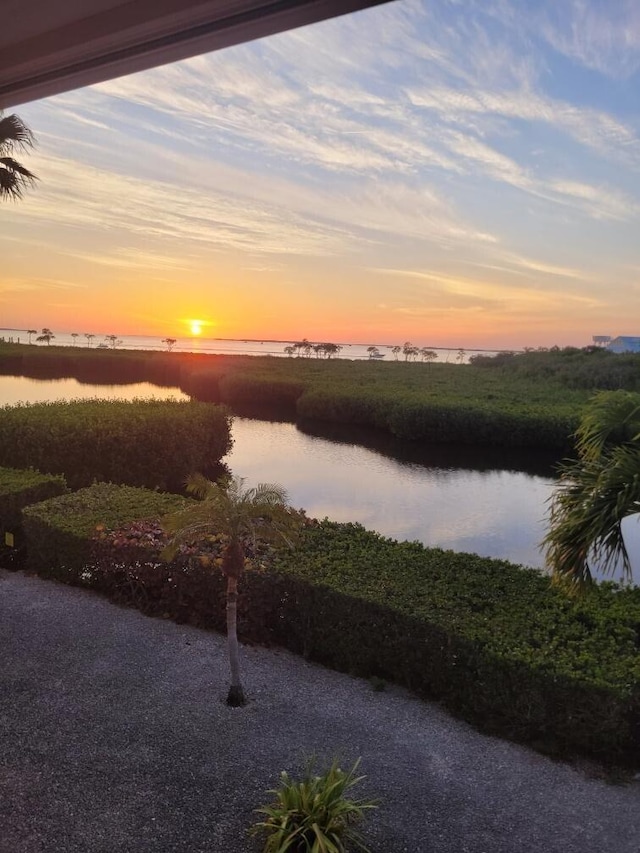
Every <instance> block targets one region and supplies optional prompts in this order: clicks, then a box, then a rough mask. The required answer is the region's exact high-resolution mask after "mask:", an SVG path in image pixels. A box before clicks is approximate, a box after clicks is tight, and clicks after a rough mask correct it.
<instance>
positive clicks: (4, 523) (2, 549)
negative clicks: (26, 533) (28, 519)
mask: <svg viewBox="0 0 640 853" xmlns="http://www.w3.org/2000/svg"><path fill="white" fill-rule="evenodd" d="M66 491H67V484H66V482H65V479H64V477H61V476H59V475H56V474H41V473H40V472H39V471H34V470H26V471H25V470H20V469H16V468H0V562H1V563H2V564H3V565H8V566H11V567H14V566H15V565H16V564H17V563H16V555H20V554H21V551H22V545H23V535H22V513H21V511H22V509H23V507H25V506H29V504H34V503H38V501H44V500H46V499H47V498H52V497H54V496H56V495H62V494H64V493H65V492H66ZM7 533H9V534H11V535H12V536H13V545H11V546H8V545H5V534H7Z"/></svg>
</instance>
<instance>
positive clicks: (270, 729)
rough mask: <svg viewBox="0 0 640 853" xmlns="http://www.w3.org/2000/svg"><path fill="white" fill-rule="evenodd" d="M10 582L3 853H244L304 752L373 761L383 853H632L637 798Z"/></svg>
mask: <svg viewBox="0 0 640 853" xmlns="http://www.w3.org/2000/svg"><path fill="white" fill-rule="evenodd" d="M243 661H244V671H245V680H246V684H247V687H248V690H249V693H250V695H251V699H252V701H251V703H250V705H249V706H247V707H246V708H243V709H235V710H232V709H229V708H227V707H226V706H225V705H224V703H223V701H222V699H223V697H224V694H225V692H226V685H227V663H226V655H225V648H224V641H223V639H222V638H221V637H220V636H218V635H215V634H207V633H205V632H203V631H199V630H197V629H193V628H186V627H184V626H180V625H175V624H173V623H171V622H165V621H162V620H157V619H148V618H146V617H144V616H142V615H140V614H139V613H137V612H136V611H133V610H125V609H121V608H118V607H115V606H113V605H111V604H109V603H108V602H106V601H104V600H103V599H100V598H98V597H97V596H94V595H92V594H89V593H86V592H84V591H82V590H77V589H71V588H67V587H64V586H62V585H58V584H55V583H53V582H46V581H42V580H40V579H37V578H32V577H26V576H24V575H22V574H10V573H7V572H0V851H1V853H125V851H126V853H129V851H130V852H131V853H205V851H206V853H218V851H219V853H249V851H253V852H254V853H255V851H259V850H260V849H261V848H260V845H259V844H258V842H257V841H256V840H255V839H250V838H249V837H248V836H247V827H248V826H249V825H250V824H251V822H252V821H253V819H254V816H253V814H252V810H253V809H254V808H256V807H257V806H258V805H259V804H261V803H262V802H265V800H266V799H267V798H266V797H265V790H266V789H268V788H270V787H272V786H273V785H275V784H276V783H277V777H278V774H279V772H280V771H281V770H283V769H287V770H289V771H293V772H294V773H298V772H299V771H300V769H301V768H303V767H304V765H305V762H306V760H307V758H308V757H309V756H310V755H313V754H315V755H317V756H318V757H319V758H320V759H330V758H331V757H332V756H333V755H334V754H339V755H341V756H342V757H343V759H344V763H345V764H346V763H349V762H351V761H353V760H354V759H355V758H357V757H358V756H362V766H361V769H362V771H363V772H364V773H366V774H367V780H366V783H363V784H362V786H361V788H362V794H363V795H374V796H377V797H379V798H380V799H381V801H382V804H381V807H380V808H379V809H378V810H377V811H376V812H374V813H372V814H371V816H370V817H369V819H368V821H367V823H366V824H365V827H364V828H365V830H366V836H367V839H368V841H369V844H370V847H371V850H372V851H373V853H503V851H504V853H507V851H508V853H638V850H640V785H639V784H638V783H633V784H631V785H628V786H626V787H617V786H611V785H607V784H606V783H604V782H601V781H597V780H593V779H587V778H585V777H583V776H582V775H580V774H578V773H577V772H575V771H574V770H572V769H570V768H569V767H567V766H566V765H563V764H555V763H553V762H551V761H549V760H547V759H545V758H543V757H541V756H539V755H537V754H535V753H533V752H530V751H528V750H527V749H524V748H521V747H518V746H514V745H512V744H509V743H506V742H503V741H500V740H496V739H494V738H489V737H485V736H483V735H480V734H478V733H477V732H475V731H474V730H472V729H471V728H469V727H468V726H466V725H465V724H463V723H460V722H458V721H456V720H454V719H452V718H450V717H449V716H448V715H447V714H445V713H443V712H442V711H441V710H440V709H439V708H437V707H435V706H433V705H428V704H425V703H422V702H420V701H418V700H416V699H414V698H412V697H411V696H410V695H409V694H407V693H406V692H404V691H402V690H399V689H396V688H388V689H387V690H386V691H385V692H382V693H375V692H374V691H373V690H372V689H371V687H370V685H369V684H368V683H367V682H366V681H361V680H357V679H353V678H349V677H348V676H345V675H340V674H338V673H334V672H331V671H329V670H326V669H323V668H322V667H318V666H314V665H311V664H308V663H305V662H304V661H303V660H301V659H299V658H296V657H294V656H292V655H290V654H288V653H286V652H281V651H269V650H264V649H258V648H247V649H244V650H243Z"/></svg>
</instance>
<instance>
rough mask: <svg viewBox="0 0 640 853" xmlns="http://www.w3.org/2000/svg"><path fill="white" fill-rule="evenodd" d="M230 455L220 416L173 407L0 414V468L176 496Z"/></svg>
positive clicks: (144, 404) (114, 403) (10, 409)
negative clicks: (196, 475)
mask: <svg viewBox="0 0 640 853" xmlns="http://www.w3.org/2000/svg"><path fill="white" fill-rule="evenodd" d="M230 448H231V434H230V419H229V415H228V413H227V411H226V409H224V408H220V407H218V406H213V405H210V404H207V403H195V402H177V401H174V400H134V401H131V402H129V401H124V400H72V401H70V402H68V403H64V402H56V403H36V404H33V405H18V406H5V407H3V408H0V465H15V466H19V467H25V468H26V467H33V468H38V469H39V470H41V471H47V472H50V473H52V474H64V475H65V477H66V479H67V482H68V483H69V486H70V487H71V488H74V489H75V488H80V487H81V486H86V485H89V484H90V483H92V482H93V481H94V480H97V481H112V482H116V483H125V484H127V485H131V486H145V487H148V488H160V489H167V490H172V489H173V490H179V489H180V488H181V487H182V485H183V483H184V480H185V478H186V477H187V476H188V475H189V474H191V473H193V472H194V471H205V472H206V471H210V470H211V469H212V466H213V465H215V464H216V463H217V462H219V461H220V459H221V458H222V457H223V456H224V455H225V454H226V453H228V451H229V450H230Z"/></svg>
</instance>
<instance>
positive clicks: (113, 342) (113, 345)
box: [104, 335, 122, 349]
mask: <svg viewBox="0 0 640 853" xmlns="http://www.w3.org/2000/svg"><path fill="white" fill-rule="evenodd" d="M104 339H105V341H109V345H110V347H111V349H115V348H116V347H117V346H118V344H121V343H122V341H119V340H118V336H117V335H105V336H104Z"/></svg>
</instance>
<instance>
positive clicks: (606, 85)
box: [0, 0, 640, 348]
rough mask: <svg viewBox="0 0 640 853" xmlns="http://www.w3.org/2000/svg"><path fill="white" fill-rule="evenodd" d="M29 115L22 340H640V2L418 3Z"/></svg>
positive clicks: (5, 273) (504, 343)
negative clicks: (47, 334) (37, 333)
mask: <svg viewBox="0 0 640 853" xmlns="http://www.w3.org/2000/svg"><path fill="white" fill-rule="evenodd" d="M15 111H16V112H17V113H18V114H19V115H20V116H21V118H22V119H23V120H24V121H26V122H27V124H29V126H30V127H31V128H32V130H33V131H34V133H35V135H36V137H37V140H38V148H37V150H36V151H35V152H33V153H27V154H23V155H22V156H21V159H22V160H23V162H24V163H25V165H28V166H29V167H30V168H32V169H33V171H35V172H36V173H37V174H38V176H39V178H40V181H39V183H38V185H37V188H36V189H34V190H31V191H29V192H28V193H27V195H26V197H25V199H24V200H23V201H22V202H20V203H18V204H13V203H6V204H3V205H2V207H1V208H0V218H1V222H2V273H1V276H0V326H2V327H11V328H30V327H33V328H41V327H43V326H48V327H50V328H52V329H53V330H54V331H59V332H71V331H77V332H79V333H80V334H83V333H85V332H91V333H95V334H96V335H98V336H99V335H102V334H109V333H116V334H118V335H124V334H135V333H141V334H151V335H156V334H157V335H172V336H174V337H177V338H181V337H185V336H187V335H188V334H189V325H188V324H189V321H192V320H194V319H198V320H202V321H203V322H204V325H203V333H204V334H206V335H209V336H219V337H238V338H249V337H251V338H278V339H291V338H301V337H307V338H309V339H310V340H330V341H351V342H363V343H372V342H373V343H402V342H404V341H405V340H411V341H413V342H414V343H415V344H417V345H420V346H423V345H432V346H464V347H467V348H473V347H496V348H503V347H509V348H511V347H513V348H515V347H523V346H548V345H551V344H556V343H557V344H560V345H565V344H576V345H585V344H588V343H590V342H591V337H592V335H593V334H610V335H614V336H615V335H621V334H628V335H640V232H639V227H638V226H639V219H640V3H638V2H637V0H565V2H557V0H547V2H544V0H540V2H536V3H531V2H528V0H520V2H517V0H486V2H485V0H475V2H474V0H399V1H398V2H395V3H391V4H389V5H386V6H381V7H378V8H375V9H371V10H368V11H365V12H360V13H357V14H354V15H350V16H348V17H344V18H338V19H335V20H332V21H328V22H324V23H322V24H318V25H315V26H312V27H307V28H304V29H300V30H296V31H293V32H290V33H285V34H281V35H278V36H274V37H271V38H268V39H265V40H263V41H259V42H253V43H251V44H247V45H242V46H239V47H235V48H230V49H227V50H224V51H220V52H217V53H213V54H208V55H205V56H201V57H197V58H193V59H190V60H187V61H184V62H180V63H176V64H174V65H167V66H164V67H162V68H158V69H154V70H151V71H146V72H143V73H139V74H135V75H132V76H130V77H123V78H120V79H117V80H113V81H111V82H108V83H103V84H100V85H96V86H93V87H90V88H87V89H82V90H77V91H75V92H70V93H67V94H63V95H60V96H57V97H54V98H50V99H48V100H45V101H41V102H38V103H30V104H25V105H22V106H20V107H18V108H16V109H15ZM10 112H11V110H10Z"/></svg>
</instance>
